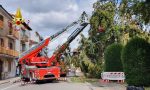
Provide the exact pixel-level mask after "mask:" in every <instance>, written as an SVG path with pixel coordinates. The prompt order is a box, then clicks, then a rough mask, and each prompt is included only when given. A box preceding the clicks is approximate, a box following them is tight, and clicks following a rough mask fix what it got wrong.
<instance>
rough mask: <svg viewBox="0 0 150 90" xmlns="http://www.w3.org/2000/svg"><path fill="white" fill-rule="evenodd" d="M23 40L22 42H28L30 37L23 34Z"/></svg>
mask: <svg viewBox="0 0 150 90" xmlns="http://www.w3.org/2000/svg"><path fill="white" fill-rule="evenodd" d="M21 41H22V42H28V41H29V37H28V36H27V35H21Z"/></svg>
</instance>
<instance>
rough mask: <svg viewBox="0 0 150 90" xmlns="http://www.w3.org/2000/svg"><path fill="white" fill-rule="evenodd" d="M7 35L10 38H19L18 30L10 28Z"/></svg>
mask: <svg viewBox="0 0 150 90" xmlns="http://www.w3.org/2000/svg"><path fill="white" fill-rule="evenodd" d="M8 36H9V37H11V38H15V39H18V38H19V32H18V31H15V30H10V31H9V34H8Z"/></svg>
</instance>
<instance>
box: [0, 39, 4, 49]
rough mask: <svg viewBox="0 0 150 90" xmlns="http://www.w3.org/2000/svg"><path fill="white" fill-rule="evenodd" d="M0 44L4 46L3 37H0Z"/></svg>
mask: <svg viewBox="0 0 150 90" xmlns="http://www.w3.org/2000/svg"><path fill="white" fill-rule="evenodd" d="M0 46H2V47H4V39H2V38H0Z"/></svg>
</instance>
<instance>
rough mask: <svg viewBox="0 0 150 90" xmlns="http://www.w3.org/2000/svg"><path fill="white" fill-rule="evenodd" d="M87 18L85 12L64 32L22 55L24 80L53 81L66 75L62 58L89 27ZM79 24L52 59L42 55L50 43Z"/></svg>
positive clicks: (21, 67) (21, 62) (20, 65)
mask: <svg viewBox="0 0 150 90" xmlns="http://www.w3.org/2000/svg"><path fill="white" fill-rule="evenodd" d="M86 17H87V14H86V13H85V12H83V14H82V15H81V17H80V19H79V20H78V21H76V22H73V23H72V24H70V25H68V26H67V27H66V28H65V29H63V30H62V31H60V32H58V33H56V34H54V35H52V36H50V37H49V38H47V39H45V40H43V41H41V42H40V43H39V44H37V45H36V46H34V47H32V48H31V49H29V50H28V51H26V52H24V53H22V55H21V56H20V58H19V62H18V66H19V67H20V71H21V72H20V74H21V77H22V80H24V81H39V80H47V79H48V80H53V79H58V78H59V77H60V75H61V74H64V72H61V67H60V62H59V59H60V56H61V55H62V53H63V52H64V51H65V50H66V48H67V47H68V46H69V44H70V43H71V42H72V41H73V40H74V39H75V38H76V37H77V35H79V33H80V32H81V31H82V30H83V29H84V28H85V27H86V26H87V25H88V23H86V22H85V19H86ZM77 24H78V25H80V26H79V27H78V28H77V29H76V30H75V31H74V32H73V33H72V34H71V35H70V36H69V37H68V39H67V41H66V42H65V43H64V44H63V45H62V46H61V47H60V48H59V49H58V50H56V51H55V52H54V54H53V55H52V56H51V57H47V56H43V55H41V52H42V51H43V50H44V48H46V47H47V46H48V44H49V42H50V41H52V40H53V39H54V38H56V37H58V36H59V35H61V34H62V33H64V32H65V31H67V30H68V28H70V27H72V26H74V25H77Z"/></svg>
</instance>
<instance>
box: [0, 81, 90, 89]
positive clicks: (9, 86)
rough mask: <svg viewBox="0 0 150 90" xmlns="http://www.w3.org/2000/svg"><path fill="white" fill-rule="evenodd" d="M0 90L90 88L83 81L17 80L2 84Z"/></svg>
mask: <svg viewBox="0 0 150 90" xmlns="http://www.w3.org/2000/svg"><path fill="white" fill-rule="evenodd" d="M0 90H91V88H90V87H89V86H88V85H87V84H85V83H69V82H47V83H40V84H35V83H33V84H26V85H21V83H20V82H17V83H6V84H2V85H0Z"/></svg>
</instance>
